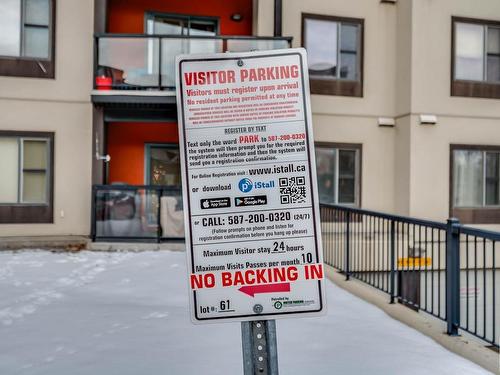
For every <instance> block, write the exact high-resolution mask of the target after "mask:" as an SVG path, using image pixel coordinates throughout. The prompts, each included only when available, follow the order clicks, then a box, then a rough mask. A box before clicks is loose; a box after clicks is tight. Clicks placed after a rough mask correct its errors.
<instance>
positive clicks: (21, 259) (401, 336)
mask: <svg viewBox="0 0 500 375" xmlns="http://www.w3.org/2000/svg"><path fill="white" fill-rule="evenodd" d="M327 295H328V309H329V312H328V314H327V315H326V316H324V317H321V318H303V319H293V320H291V319H283V320H278V321H277V327H278V349H279V361H280V374H282V375H299V374H301V375H302V374H308V375H316V374H328V375H331V374H338V373H343V374H371V375H372V374H384V375H387V374H453V375H455V374H468V375H474V374H485V373H487V372H486V371H485V370H483V369H481V368H480V367H478V366H476V365H475V364H473V363H471V362H469V361H467V360H465V359H463V358H461V357H459V356H457V355H455V354H452V353H451V352H449V351H447V350H445V349H444V348H442V347H441V346H439V345H438V344H436V343H435V342H434V341H432V340H431V339H429V338H427V337H425V336H423V335H422V334H420V333H418V332H416V331H414V330H412V329H411V328H408V327H407V326H405V325H403V324H401V323H399V322H397V321H395V320H393V319H391V318H390V317H389V316H387V315H386V314H385V313H383V312H382V311H381V310H379V309H377V308H376V307H374V306H372V305H370V304H368V303H366V302H364V301H362V300H360V299H358V298H356V297H354V296H352V295H350V294H349V293H347V292H345V291H344V290H342V289H339V288H338V287H336V286H335V285H333V284H332V283H331V282H329V281H328V282H327ZM240 345H241V337H240V325H239V324H237V323H236V324H235V323H226V324H209V325H197V326H194V325H193V324H191V322H190V321H189V314H188V300H187V289H186V270H185V254H184V253H180V252H169V251H163V252H142V253H125V252H123V253H122V252H120V253H96V252H80V253H58V254H56V253H50V252H44V251H23V252H17V253H12V252H0V374H2V375H15V374H47V375H49V374H50V375H81V374H86V375H99V374H105V375H114V374H117V375H118V374H119V375H129V374H134V375H136V374H140V375H154V374H163V375H176V374H182V375H189V374H200V375H201V374H203V375H212V374H213V375H221V374H222V375H225V374H229V375H233V374H241V372H242V366H241V362H242V359H241V347H240Z"/></svg>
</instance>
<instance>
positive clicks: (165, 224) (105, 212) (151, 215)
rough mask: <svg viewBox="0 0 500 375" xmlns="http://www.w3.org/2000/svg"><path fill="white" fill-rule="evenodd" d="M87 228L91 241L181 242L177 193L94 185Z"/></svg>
mask: <svg viewBox="0 0 500 375" xmlns="http://www.w3.org/2000/svg"><path fill="white" fill-rule="evenodd" d="M91 225H92V226H91V236H92V240H93V241H116V242H120V241H128V242H133V241H140V242H161V241H166V240H184V213H183V209H182V192H181V189H180V188H178V187H167V186H154V185H144V186H131V185H94V186H93V187H92V222H91Z"/></svg>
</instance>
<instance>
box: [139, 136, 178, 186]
mask: <svg viewBox="0 0 500 375" xmlns="http://www.w3.org/2000/svg"><path fill="white" fill-rule="evenodd" d="M154 147H161V148H169V149H172V150H177V151H179V157H180V149H179V144H177V143H149V142H148V143H145V144H144V172H145V173H144V184H145V185H148V186H177V185H152V184H151V183H150V180H151V172H150V171H151V149H152V148H154ZM179 163H180V159H179ZM181 174H182V173H180V172H179V177H181ZM181 185H182V183H181V182H180V183H179V185H178V187H181Z"/></svg>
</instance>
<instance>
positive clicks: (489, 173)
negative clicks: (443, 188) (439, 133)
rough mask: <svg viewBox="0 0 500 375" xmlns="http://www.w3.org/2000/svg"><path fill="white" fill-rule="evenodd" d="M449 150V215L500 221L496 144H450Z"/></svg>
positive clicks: (466, 219)
mask: <svg viewBox="0 0 500 375" xmlns="http://www.w3.org/2000/svg"><path fill="white" fill-rule="evenodd" d="M451 152H452V155H451V157H452V171H451V172H452V181H451V182H452V194H451V199H452V202H451V208H452V215H453V216H457V217H459V218H461V219H462V221H464V222H471V223H484V224H487V223H491V220H492V219H493V220H497V221H496V222H497V223H498V222H500V146H498V147H496V146H452V151H451ZM495 216H496V219H495ZM493 222H495V221H493Z"/></svg>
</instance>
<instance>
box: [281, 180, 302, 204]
mask: <svg viewBox="0 0 500 375" xmlns="http://www.w3.org/2000/svg"><path fill="white" fill-rule="evenodd" d="M279 184H280V194H281V195H280V199H281V204H288V203H305V201H306V179H305V177H303V176H300V177H280V179H279Z"/></svg>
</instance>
